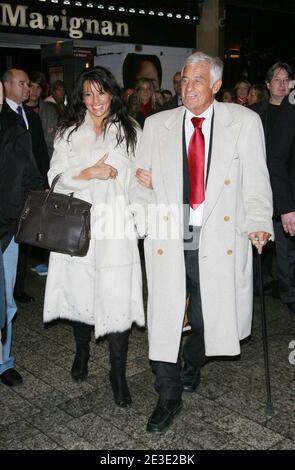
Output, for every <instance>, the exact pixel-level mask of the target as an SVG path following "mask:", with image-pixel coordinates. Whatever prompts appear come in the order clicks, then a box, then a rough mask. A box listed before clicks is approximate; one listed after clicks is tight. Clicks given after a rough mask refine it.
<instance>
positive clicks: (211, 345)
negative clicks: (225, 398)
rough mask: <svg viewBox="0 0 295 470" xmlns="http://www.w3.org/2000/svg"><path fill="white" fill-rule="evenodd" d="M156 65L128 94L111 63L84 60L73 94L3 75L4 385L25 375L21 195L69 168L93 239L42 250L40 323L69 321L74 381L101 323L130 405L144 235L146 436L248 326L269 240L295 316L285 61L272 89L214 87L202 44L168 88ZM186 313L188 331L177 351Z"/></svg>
mask: <svg viewBox="0 0 295 470" xmlns="http://www.w3.org/2000/svg"><path fill="white" fill-rule="evenodd" d="M155 72H156V64H151V63H149V62H148V61H145V63H142V64H141V66H140V67H139V68H138V72H137V75H136V81H135V82H134V84H132V86H128V87H126V88H125V89H124V90H122V89H121V88H120V87H119V85H118V83H117V81H116V79H115V77H114V76H113V75H112V73H111V72H110V71H108V70H107V69H105V68H104V67H101V66H97V67H94V68H92V69H85V70H83V71H82V72H81V73H80V74H79V76H78V77H77V78H76V80H75V83H74V86H73V89H72V90H71V93H69V95H68V97H67V104H66V103H65V89H64V86H63V83H62V82H58V83H55V84H53V86H52V87H51V91H50V92H48V91H47V85H46V80H45V77H44V75H43V74H42V73H41V72H32V73H30V74H29V75H27V74H26V73H25V71H23V70H19V69H10V70H7V71H6V72H5V73H4V75H3V77H2V83H3V87H4V99H2V98H3V97H2V87H1V88H0V98H1V99H0V102H1V112H0V193H1V198H0V240H1V250H0V252H1V257H0V308H1V311H0V328H1V337H0V341H1V344H0V379H1V381H2V383H3V384H5V385H6V386H10V387H13V386H18V385H20V384H21V383H22V381H23V378H22V377H21V375H20V374H19V372H17V371H16V370H15V368H14V359H13V357H12V356H11V346H12V330H13V327H12V325H13V317H14V315H15V313H16V310H17V305H16V303H15V300H16V301H17V302H27V303H28V302H33V301H34V299H33V297H31V296H30V295H29V294H27V293H26V292H25V289H24V279H25V273H26V270H27V260H28V250H29V248H28V246H22V245H20V246H18V245H17V244H16V243H15V241H14V234H15V230H16V226H17V222H18V218H19V216H20V213H21V210H22V207H23V204H24V200H25V198H26V195H27V194H28V192H29V191H30V190H31V189H38V188H39V189H40V188H43V189H45V190H46V189H47V188H48V187H49V186H50V185H51V184H52V181H53V179H54V178H55V177H56V176H57V175H60V178H59V180H58V183H57V185H56V187H55V190H56V191H57V192H61V193H74V194H75V196H76V197H78V198H80V199H84V200H85V201H88V202H90V203H91V204H92V208H91V241H90V246H89V251H88V253H87V255H86V256H84V257H71V256H69V255H65V254H58V253H51V254H50V256H49V266H48V274H47V263H48V260H47V258H48V254H47V253H41V255H40V258H42V261H43V262H44V263H43V264H45V265H46V266H45V268H46V269H45V270H46V272H44V271H43V274H47V282H46V291H45V300H44V322H50V321H52V320H56V319H60V318H62V319H67V320H68V321H70V322H71V323H72V326H73V335H74V339H75V344H76V352H75V357H74V358H73V364H72V368H71V371H70V373H71V376H72V378H73V380H74V381H83V380H85V379H86V378H87V374H88V361H89V355H90V348H89V343H90V341H91V335H92V331H94V335H95V338H99V337H104V336H106V337H107V340H108V343H109V350H110V372H109V379H110V385H111V388H112V391H113V396H114V401H115V403H116V404H117V405H118V406H120V407H127V406H130V405H131V404H132V398H131V394H130V390H129V388H128V384H127V380H126V364H127V354H128V341H129V335H130V330H131V328H132V325H133V324H137V325H138V326H144V323H145V316H144V308H143V294H142V285H141V282H142V276H141V261H140V256H139V251H138V239H144V256H145V264H146V270H147V282H148V296H149V298H148V311H147V325H148V330H149V359H150V361H151V366H152V370H153V372H154V374H155V389H156V391H157V393H158V395H159V400H158V402H157V404H156V406H155V408H154V410H153V412H152V413H151V416H150V418H149V420H148V423H147V431H148V432H150V433H162V432H165V431H166V430H167V429H168V428H169V427H170V426H171V424H172V422H173V419H174V417H175V416H176V415H177V414H178V413H179V412H180V411H181V409H182V393H183V392H190V393H192V392H194V391H195V390H196V388H197V387H198V385H199V383H200V380H201V368H202V367H203V366H205V365H206V363H207V362H208V360H209V359H210V358H211V357H215V356H232V357H233V356H236V355H239V354H240V341H241V340H242V339H244V338H246V337H248V336H249V335H250V334H251V323H252V308H253V303H252V296H253V251H256V252H257V253H258V255H257V256H261V257H262V260H263V271H264V282H265V284H264V288H265V291H267V290H268V289H269V288H270V287H271V286H272V283H273V279H274V276H273V274H272V264H273V263H272V256H273V250H272V249H271V246H272V245H273V243H271V242H272V241H273V240H274V238H275V237H276V242H275V247H276V258H277V266H278V274H277V275H278V281H279V288H280V289H279V291H280V297H281V301H282V302H283V303H285V304H286V305H287V306H288V308H289V310H290V312H292V313H293V314H295V288H294V286H295V278H294V276H295V245H294V238H293V237H294V235H295V189H294V184H293V173H294V171H295V165H294V156H293V155H294V148H293V147H294V142H295V139H294V137H295V135H294V134H295V108H294V106H293V105H292V104H291V102H290V100H289V99H288V95H289V93H290V83H291V80H292V78H293V74H292V71H291V68H290V67H289V65H288V64H286V63H282V62H278V63H276V64H274V65H273V66H272V67H271V68H270V69H269V70H268V72H267V74H266V84H265V86H264V85H253V86H251V84H250V83H249V82H248V81H247V80H245V79H242V80H240V81H239V82H238V83H237V84H236V86H235V87H234V88H233V90H230V89H223V91H221V90H222V76H223V63H222V61H221V60H220V59H218V58H214V57H211V56H209V55H207V54H205V53H202V52H195V53H194V54H192V55H190V56H189V57H188V58H187V59H186V61H185V63H184V65H183V68H182V70H181V71H177V72H176V73H175V74H174V76H173V86H174V95H173V94H172V93H171V92H169V90H162V89H161V88H160V86H161V76H160V75H158V76H157V78H155V75H154V74H155ZM46 95H47V97H46ZM218 96H221V98H220V100H217V99H216V97H218ZM102 206H103V207H104V208H107V210H104V211H102ZM126 214H127V215H128V216H127V217H126ZM114 217H116V219H115V221H114ZM114 222H115V223H114ZM102 227H103V229H102ZM114 227H115V228H116V233H114ZM118 234H120V236H118ZM268 242H270V243H268ZM269 247H270V248H269ZM293 254H294V260H293ZM34 269H35V271H36V272H38V269H37V268H34ZM114 286H116V294H115V295H114ZM254 291H255V264H254ZM212 293H214V295H212ZM185 311H186V313H187V316H188V320H189V323H190V326H191V332H190V334H189V336H188V338H187V339H186V341H185V343H184V345H183V347H182V348H181V338H182V326H183V320H184V314H185Z"/></svg>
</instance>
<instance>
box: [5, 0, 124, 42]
mask: <svg viewBox="0 0 295 470" xmlns="http://www.w3.org/2000/svg"><path fill="white" fill-rule="evenodd" d="M28 8H29V7H28V6H26V5H15V6H14V7H13V6H12V5H10V4H9V3H0V9H1V10H0V26H4V27H10V28H22V29H25V28H27V29H31V30H34V31H36V32H37V31H38V30H39V31H43V32H45V31H51V32H56V35H57V36H58V35H59V34H58V33H59V32H60V33H62V35H65V34H67V35H68V37H70V38H71V39H81V38H83V36H84V34H87V35H94V36H103V37H106V36H111V37H122V38H124V37H125V38H127V37H129V36H130V35H129V25H128V23H119V22H112V21H107V20H101V21H100V20H98V19H91V18H80V17H76V16H73V17H69V16H67V11H66V10H64V9H63V10H61V14H60V15H57V14H42V13H39V12H29V11H27V10H28Z"/></svg>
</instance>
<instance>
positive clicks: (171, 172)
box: [159, 107, 185, 204]
mask: <svg viewBox="0 0 295 470" xmlns="http://www.w3.org/2000/svg"><path fill="white" fill-rule="evenodd" d="M184 113H185V108H184V107H179V108H177V109H175V111H174V113H173V115H171V114H170V115H169V117H168V119H167V121H165V122H164V125H163V126H162V127H161V128H160V129H159V144H160V155H159V157H160V163H161V173H162V180H163V187H164V190H165V193H166V199H167V203H168V204H181V203H182V200H183V169H182V165H183V157H182V126H183V118H184Z"/></svg>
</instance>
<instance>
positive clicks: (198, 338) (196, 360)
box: [152, 250, 206, 400]
mask: <svg viewBox="0 0 295 470" xmlns="http://www.w3.org/2000/svg"><path fill="white" fill-rule="evenodd" d="M185 269H186V285H187V294H188V295H190V303H189V307H188V319H189V322H190V325H191V328H192V329H191V333H190V335H189V336H188V338H187V340H186V343H185V344H184V347H183V349H182V356H183V359H184V361H185V362H188V363H189V364H190V365H192V366H193V367H200V366H201V365H202V364H204V362H205V359H206V358H205V344H204V323H203V313H202V304H201V294H200V278H199V250H190V251H186V252H185ZM152 370H153V372H154V373H155V374H156V380H155V389H156V391H157V392H158V393H159V395H160V397H161V398H163V399H166V400H173V399H179V398H180V397H181V393H182V385H181V380H180V372H181V361H180V358H178V361H177V363H176V364H174V363H171V362H160V361H152Z"/></svg>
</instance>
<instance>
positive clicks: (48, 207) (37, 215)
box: [15, 175, 91, 256]
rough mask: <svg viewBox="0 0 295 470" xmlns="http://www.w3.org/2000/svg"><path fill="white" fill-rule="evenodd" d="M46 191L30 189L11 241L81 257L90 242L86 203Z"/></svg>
mask: <svg viewBox="0 0 295 470" xmlns="http://www.w3.org/2000/svg"><path fill="white" fill-rule="evenodd" d="M59 177H60V175H57V176H56V177H55V178H54V180H53V182H52V186H51V188H50V190H49V191H31V192H30V193H29V195H28V197H27V200H26V203H25V206H24V209H23V211H22V214H21V217H20V220H19V224H18V230H17V233H16V236H15V241H16V242H18V243H26V244H28V245H33V246H38V247H40V248H45V249H47V250H50V251H56V252H57V253H64V254H67V255H71V256H85V255H86V254H87V251H88V248H89V242H90V208H91V204H90V203H89V202H86V201H83V200H82V199H78V198H75V197H74V195H73V193H71V194H70V195H66V194H60V193H55V192H54V187H55V185H56V183H57V181H58V179H59Z"/></svg>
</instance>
